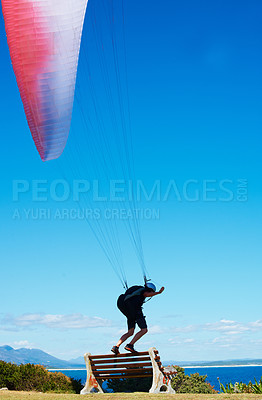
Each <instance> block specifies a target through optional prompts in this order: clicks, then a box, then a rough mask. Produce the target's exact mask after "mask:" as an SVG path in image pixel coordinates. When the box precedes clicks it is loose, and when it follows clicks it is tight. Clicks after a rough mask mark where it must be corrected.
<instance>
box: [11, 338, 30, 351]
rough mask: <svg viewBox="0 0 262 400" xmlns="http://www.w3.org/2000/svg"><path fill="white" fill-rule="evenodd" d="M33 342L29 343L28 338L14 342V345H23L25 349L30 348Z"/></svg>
mask: <svg viewBox="0 0 262 400" xmlns="http://www.w3.org/2000/svg"><path fill="white" fill-rule="evenodd" d="M32 346H33V344H32V343H29V342H28V340H19V341H18V342H14V347H18V348H20V347H25V348H27V349H30V348H32Z"/></svg>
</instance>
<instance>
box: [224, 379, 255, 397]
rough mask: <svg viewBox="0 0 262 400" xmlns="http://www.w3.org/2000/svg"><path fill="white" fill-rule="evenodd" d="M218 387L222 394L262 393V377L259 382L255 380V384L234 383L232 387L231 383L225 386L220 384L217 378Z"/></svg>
mask: <svg viewBox="0 0 262 400" xmlns="http://www.w3.org/2000/svg"><path fill="white" fill-rule="evenodd" d="M217 379H218V381H219V385H220V391H221V392H223V393H256V394H260V393H262V377H261V379H260V381H259V382H257V380H256V379H255V384H254V383H252V382H249V383H243V382H236V383H235V384H234V385H233V383H231V382H230V383H227V384H226V385H225V386H224V385H223V384H222V383H221V382H220V380H219V378H217Z"/></svg>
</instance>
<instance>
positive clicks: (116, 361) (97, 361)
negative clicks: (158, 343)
mask: <svg viewBox="0 0 262 400" xmlns="http://www.w3.org/2000/svg"><path fill="white" fill-rule="evenodd" d="M113 357H114V358H111V359H108V360H106V359H105V360H92V359H91V357H89V358H90V362H91V365H92V367H93V365H97V364H105V363H107V364H110V363H112V364H113V363H122V362H130V363H131V362H139V361H150V362H151V359H150V357H149V356H148V357H134V358H132V359H130V357H128V358H124V357H121V358H120V357H119V356H113ZM118 357H119V358H118ZM155 360H156V361H160V357H156V358H155Z"/></svg>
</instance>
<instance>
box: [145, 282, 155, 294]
mask: <svg viewBox="0 0 262 400" xmlns="http://www.w3.org/2000/svg"><path fill="white" fill-rule="evenodd" d="M146 287H148V288H149V289H152V290H153V292H156V287H155V285H154V284H153V283H151V282H147V284H146Z"/></svg>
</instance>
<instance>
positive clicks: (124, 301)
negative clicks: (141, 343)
mask: <svg viewBox="0 0 262 400" xmlns="http://www.w3.org/2000/svg"><path fill="white" fill-rule="evenodd" d="M163 290H164V287H161V289H160V290H159V292H157V291H156V287H155V285H154V284H153V283H147V284H146V285H145V286H132V287H130V288H129V289H127V291H126V292H125V294H121V295H120V296H119V298H118V300H117V307H118V308H119V310H120V311H121V312H122V313H123V314H124V315H125V316H126V318H127V326H128V331H127V333H125V334H124V335H123V336H122V337H121V338H120V339H119V341H118V342H117V344H116V346H113V348H112V349H111V351H112V352H113V353H114V354H115V355H117V354H119V346H121V344H122V343H123V342H125V341H126V340H127V339H128V338H129V337H130V336H133V334H134V331H135V326H136V324H137V325H138V326H139V328H140V331H139V332H137V334H136V335H135V336H134V337H133V339H132V340H131V342H130V343H129V344H127V345H126V346H125V350H128V351H131V353H136V350H135V349H134V344H135V343H136V342H137V341H138V340H139V339H140V338H141V337H142V336H144V335H145V334H146V333H147V324H146V319H145V316H144V315H143V311H142V305H143V303H144V302H145V299H146V298H147V297H149V298H150V297H153V296H156V295H158V294H160V293H162V292H163Z"/></svg>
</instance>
